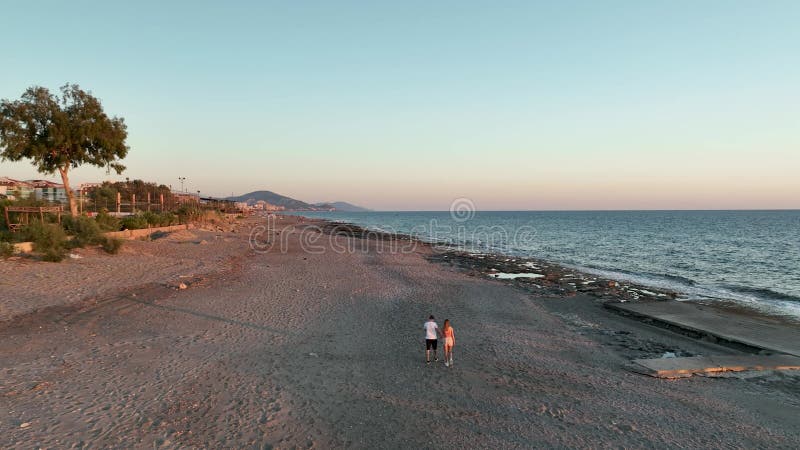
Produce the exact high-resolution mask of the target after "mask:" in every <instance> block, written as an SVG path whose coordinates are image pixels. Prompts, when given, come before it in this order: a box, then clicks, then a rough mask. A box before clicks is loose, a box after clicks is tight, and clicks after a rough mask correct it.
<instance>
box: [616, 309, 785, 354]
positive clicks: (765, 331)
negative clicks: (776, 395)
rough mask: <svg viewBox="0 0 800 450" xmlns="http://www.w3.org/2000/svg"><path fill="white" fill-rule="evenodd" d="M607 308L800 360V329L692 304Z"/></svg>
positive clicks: (779, 321)
mask: <svg viewBox="0 0 800 450" xmlns="http://www.w3.org/2000/svg"><path fill="white" fill-rule="evenodd" d="M605 306H606V307H607V308H611V309H615V310H617V311H620V312H623V313H626V314H631V315H634V316H639V317H641V318H647V319H651V320H654V321H659V322H662V323H664V324H668V325H671V326H674V327H678V328H681V329H684V330H688V331H691V332H695V333H699V334H704V335H708V336H713V337H715V338H717V339H721V340H725V341H729V342H733V343H738V344H743V345H746V346H748V347H753V348H757V349H763V350H768V351H771V352H774V353H786V354H789V355H794V356H800V326H798V325H795V324H792V323H789V322H786V321H782V320H780V319H771V318H768V317H764V316H757V315H754V314H746V313H742V312H741V311H740V312H736V311H729V310H726V309H722V308H714V307H710V306H707V305H700V304H697V303H691V302H679V301H658V302H642V303H607V304H606V305H605Z"/></svg>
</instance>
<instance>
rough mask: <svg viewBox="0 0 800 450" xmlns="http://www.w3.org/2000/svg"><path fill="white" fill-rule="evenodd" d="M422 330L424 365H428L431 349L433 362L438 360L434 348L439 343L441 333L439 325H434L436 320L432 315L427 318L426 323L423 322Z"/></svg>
mask: <svg viewBox="0 0 800 450" xmlns="http://www.w3.org/2000/svg"><path fill="white" fill-rule="evenodd" d="M423 328H424V329H425V364H430V363H431V349H433V358H434V361H438V360H439V355H438V353H437V352H436V347H437V346H438V345H437V344H438V343H439V335H441V332H440V331H439V325H436V320H435V319H434V318H433V316H432V315H431V316H430V317H428V321H427V322H425V325H423Z"/></svg>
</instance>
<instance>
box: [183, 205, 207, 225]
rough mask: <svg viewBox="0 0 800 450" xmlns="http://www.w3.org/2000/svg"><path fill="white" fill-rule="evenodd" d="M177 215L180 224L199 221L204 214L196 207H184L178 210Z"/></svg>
mask: <svg viewBox="0 0 800 450" xmlns="http://www.w3.org/2000/svg"><path fill="white" fill-rule="evenodd" d="M177 213H178V219H179V220H180V223H186V222H191V221H193V220H197V219H199V218H200V217H201V216H202V214H203V210H202V209H200V208H198V207H196V206H190V205H183V206H181V207H180V208H178V211H177Z"/></svg>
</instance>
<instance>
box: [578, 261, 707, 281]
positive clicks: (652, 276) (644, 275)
mask: <svg viewBox="0 0 800 450" xmlns="http://www.w3.org/2000/svg"><path fill="white" fill-rule="evenodd" d="M581 267H586V268H589V269H594V270H598V271H602V272H604V273H606V274H609V275H613V274H619V275H623V276H627V277H628V278H630V277H634V280H636V281H641V280H653V281H668V282H677V283H678V284H680V285H683V286H696V285H697V282H696V281H695V280H693V279H691V278H688V277H684V276H680V275H672V274H668V273H653V272H646V271H635V270H625V269H617V268H608V267H603V266H600V265H595V264H585V265H582V266H581Z"/></svg>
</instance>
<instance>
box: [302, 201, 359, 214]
mask: <svg viewBox="0 0 800 450" xmlns="http://www.w3.org/2000/svg"><path fill="white" fill-rule="evenodd" d="M314 206H317V207H323V206H330V207H332V208H333V209H334V210H336V211H343V212H367V211H371V209H367V208H364V207H362V206H358V205H354V204H352V203H347V202H324V203H315V204H314Z"/></svg>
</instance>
